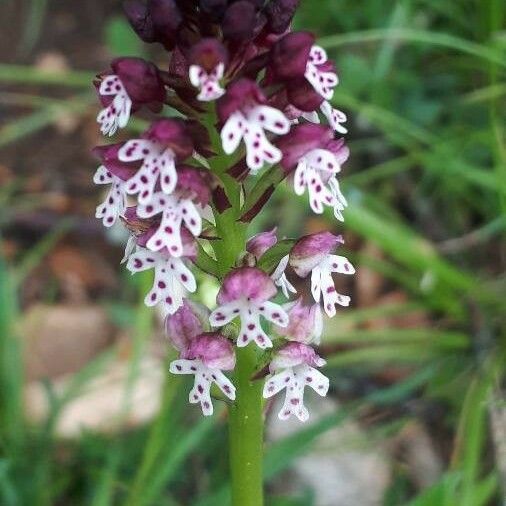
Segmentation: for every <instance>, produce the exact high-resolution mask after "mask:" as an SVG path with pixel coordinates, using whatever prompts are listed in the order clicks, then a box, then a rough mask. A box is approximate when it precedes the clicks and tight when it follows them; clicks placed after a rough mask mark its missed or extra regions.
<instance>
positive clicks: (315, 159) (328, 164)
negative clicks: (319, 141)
mask: <svg viewBox="0 0 506 506" xmlns="http://www.w3.org/2000/svg"><path fill="white" fill-rule="evenodd" d="M304 157H305V158H306V160H307V163H308V165H309V166H311V168H313V169H317V170H321V171H325V172H333V173H337V172H339V171H340V170H341V166H340V165H339V164H338V163H337V160H336V156H335V155H334V153H332V152H331V151H329V150H328V149H313V150H312V151H309V153H306V154H305V155H304Z"/></svg>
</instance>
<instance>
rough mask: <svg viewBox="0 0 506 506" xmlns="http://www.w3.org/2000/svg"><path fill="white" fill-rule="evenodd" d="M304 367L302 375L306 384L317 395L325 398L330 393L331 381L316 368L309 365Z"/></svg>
mask: <svg viewBox="0 0 506 506" xmlns="http://www.w3.org/2000/svg"><path fill="white" fill-rule="evenodd" d="M302 367H303V368H301V373H300V374H301V377H302V378H303V381H304V383H305V384H306V385H307V386H309V387H311V388H312V389H313V390H314V391H315V392H316V393H317V394H319V395H321V396H322V397H325V396H326V395H327V392H328V391H329V379H328V378H327V377H326V376H324V375H323V374H322V373H321V372H320V371H318V369H315V368H314V367H310V366H308V365H305V366H302Z"/></svg>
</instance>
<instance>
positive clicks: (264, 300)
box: [209, 267, 288, 349]
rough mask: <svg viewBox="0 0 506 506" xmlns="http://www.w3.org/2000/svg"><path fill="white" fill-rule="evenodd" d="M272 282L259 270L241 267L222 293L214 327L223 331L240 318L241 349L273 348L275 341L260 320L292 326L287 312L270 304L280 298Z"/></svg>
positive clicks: (224, 284) (213, 320)
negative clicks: (251, 345) (228, 324)
mask: <svg viewBox="0 0 506 506" xmlns="http://www.w3.org/2000/svg"><path fill="white" fill-rule="evenodd" d="M276 292H277V290H276V286H275V285H274V282H273V281H272V279H271V278H270V277H269V276H268V275H267V274H266V273H265V272H263V271H261V270H260V269H257V268H256V267H241V268H239V269H235V270H233V271H231V272H230V273H229V274H227V276H226V277H225V279H224V280H223V284H222V286H221V288H220V291H219V293H218V297H217V301H218V304H219V306H218V307H217V308H216V309H215V310H214V311H213V312H212V313H211V316H210V317H209V321H210V322H211V325H212V326H213V327H223V326H224V325H226V324H227V323H229V322H231V321H232V320H234V319H235V318H236V317H239V318H240V319H241V329H240V331H239V337H238V339H237V346H239V347H243V346H247V345H248V344H249V343H250V342H251V341H254V342H255V343H256V344H257V345H258V346H259V347H260V348H262V349H265V348H270V347H272V341H271V340H270V339H269V337H268V336H267V334H266V333H265V332H264V330H263V329H262V326H261V325H260V317H261V316H263V317H264V318H265V319H266V320H268V321H270V322H273V323H275V324H276V325H278V326H280V327H286V325H288V315H287V314H286V312H285V311H284V310H283V308H282V307H281V306H280V305H278V304H275V303H274V302H270V301H269V299H271V298H272V297H274V296H275V295H276Z"/></svg>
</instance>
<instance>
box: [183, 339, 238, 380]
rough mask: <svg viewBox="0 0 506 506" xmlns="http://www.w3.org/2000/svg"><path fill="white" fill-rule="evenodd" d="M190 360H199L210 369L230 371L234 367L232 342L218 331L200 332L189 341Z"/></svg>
mask: <svg viewBox="0 0 506 506" xmlns="http://www.w3.org/2000/svg"><path fill="white" fill-rule="evenodd" d="M188 358H189V359H190V360H192V359H193V360H194V359H198V360H201V361H202V362H203V363H204V365H205V366H206V367H209V368H210V369H220V370H222V371H230V370H232V369H233V368H234V367H235V352H234V347H233V346H232V343H231V342H230V341H229V340H228V339H227V338H226V337H225V336H223V335H222V334H220V333H218V332H207V333H204V334H200V335H199V336H197V337H196V338H195V339H193V340H192V341H191V343H190V346H189V349H188Z"/></svg>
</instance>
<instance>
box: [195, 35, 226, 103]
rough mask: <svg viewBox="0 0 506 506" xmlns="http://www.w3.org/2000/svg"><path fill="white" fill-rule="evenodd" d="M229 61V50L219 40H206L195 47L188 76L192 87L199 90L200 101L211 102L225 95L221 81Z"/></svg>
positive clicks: (198, 97)
mask: <svg viewBox="0 0 506 506" xmlns="http://www.w3.org/2000/svg"><path fill="white" fill-rule="evenodd" d="M227 61H228V53H227V50H226V49H225V47H224V46H223V45H222V44H221V43H220V42H219V41H218V40H217V39H213V38H205V39H202V40H201V41H200V42H198V43H197V44H195V46H193V48H192V50H191V53H190V62H191V65H190V67H189V71H188V75H189V78H190V82H191V83H192V85H193V86H195V87H196V88H198V89H199V94H198V95H197V99H198V100H201V101H204V102H209V101H211V100H216V99H218V98H220V97H221V96H222V95H223V94H224V93H225V90H224V89H223V88H222V87H221V85H220V80H221V79H222V78H223V75H224V74H225V66H226V64H227Z"/></svg>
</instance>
